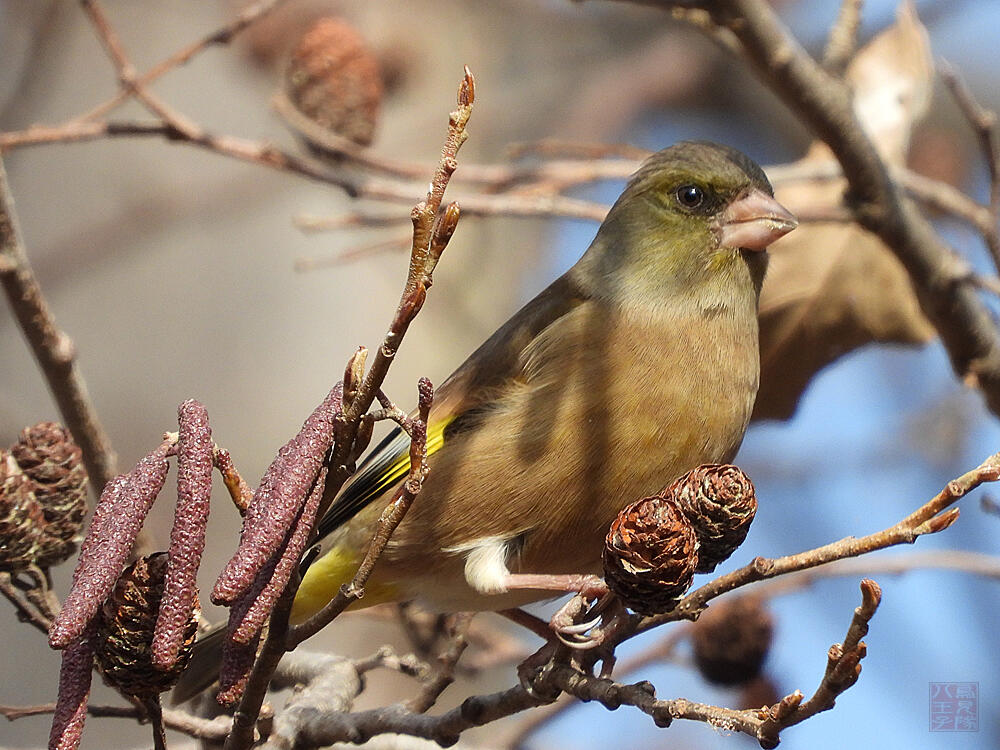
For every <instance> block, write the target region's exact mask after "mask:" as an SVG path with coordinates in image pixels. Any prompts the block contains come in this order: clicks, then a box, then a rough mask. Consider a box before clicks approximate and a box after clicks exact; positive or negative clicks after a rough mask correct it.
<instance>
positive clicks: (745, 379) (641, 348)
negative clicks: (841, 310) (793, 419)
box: [174, 142, 796, 701]
mask: <svg viewBox="0 0 1000 750" xmlns="http://www.w3.org/2000/svg"><path fill="white" fill-rule="evenodd" d="M795 226H796V220H795V218H794V217H793V216H792V215H791V214H790V213H789V212H788V211H787V210H786V209H785V208H784V207H782V206H781V205H780V204H779V203H778V202H777V201H775V199H774V197H773V192H772V189H771V185H770V183H769V182H768V180H767V177H766V176H765V175H764V172H763V170H761V168H760V167H759V166H757V164H755V163H754V162H753V161H751V160H750V159H749V158H747V157H746V156H744V155H743V154H742V153H740V152H739V151H736V150H735V149H732V148H729V147H726V146H720V145H717V144H714V143H707V142H685V143H679V144H677V145H675V146H672V147H670V148H667V149H664V150H663V151H660V152H658V153H656V154H654V155H653V156H651V157H649V159H647V160H646V161H645V162H644V163H643V165H642V166H641V167H640V169H639V170H638V171H637V172H636V174H635V175H634V176H633V178H632V179H631V181H630V182H629V183H628V185H627V186H626V188H625V191H624V192H623V193H622V195H621V197H620V198H619V199H618V201H617V202H616V203H615V204H614V206H613V207H612V208H611V211H610V212H609V213H608V216H607V218H606V219H605V220H604V223H603V224H601V227H600V228H599V229H598V231H597V236H596V237H595V239H594V241H593V242H592V243H591V245H590V247H589V248H588V250H587V252H586V253H584V255H583V256H582V257H581V258H580V260H579V261H578V262H577V263H576V264H575V265H574V266H573V267H572V268H571V269H570V270H569V271H567V272H566V273H565V274H564V275H563V276H562V277H560V278H559V279H557V280H556V281H555V282H553V283H552V284H551V285H550V286H549V287H548V288H547V289H545V290H544V291H543V292H542V293H541V294H539V295H538V296H537V297H535V299H533V300H532V301H531V302H529V303H528V304H527V305H525V306H524V308H522V309H521V310H520V311H519V312H518V313H517V314H515V315H514V317H512V318H511V319H510V320H509V321H507V323H506V324H504V325H503V326H502V327H501V328H500V329H499V330H497V331H496V333H494V334H493V335H492V336H490V338H489V339H487V340H486V342H485V343H484V344H483V345H482V346H480V347H479V348H478V349H477V350H476V351H475V352H474V353H473V354H472V355H471V356H470V357H469V358H468V359H467V360H466V361H465V362H464V363H463V364H462V365H461V366H460V367H459V368H458V369H457V370H456V371H455V372H454V373H453V374H452V375H451V377H449V378H448V380H447V381H445V382H444V383H443V384H442V385H441V386H440V387H439V388H438V389H437V391H436V392H435V396H434V403H433V407H432V408H431V411H430V416H429V420H428V439H427V451H428V462H429V465H430V467H431V471H430V474H429V476H428V477H427V479H426V481H425V482H424V486H423V489H422V491H421V492H420V494H419V496H418V497H417V499H416V501H415V502H414V504H413V506H412V507H411V508H410V510H409V512H408V514H407V515H406V517H405V518H404V519H403V522H402V523H401V524H400V525H399V527H398V528H397V529H396V532H395V533H394V535H393V537H392V539H391V540H390V542H389V544H388V546H387V547H386V549H385V552H384V554H383V555H382V556H381V558H379V560H378V562H377V564H376V565H375V568H374V571H373V574H372V577H371V578H370V580H369V582H368V585H367V586H366V589H365V596H364V598H363V599H361V600H360V602H358V604H357V606H359V607H366V606H371V605H373V604H380V603H384V602H388V601H407V600H417V601H419V602H421V603H422V604H423V605H425V606H426V607H428V608H430V609H433V610H436V611H441V612H457V611H479V610H507V609H510V608H513V607H518V606H521V605H523V604H526V603H528V602H531V601H536V600H539V599H545V598H551V597H553V596H554V595H556V594H557V593H559V592H561V591H568V590H574V587H575V586H579V584H580V581H581V580H583V579H585V578H586V576H588V575H592V574H596V573H598V572H599V571H600V569H601V552H602V550H603V547H604V537H605V534H606V533H607V530H608V527H609V526H610V524H611V522H612V521H613V520H614V518H615V516H616V515H617V514H618V512H619V511H620V510H621V509H623V508H624V507H625V506H627V505H628V504H629V503H631V502H633V501H635V500H637V499H638V498H641V497H644V496H647V495H651V494H653V493H655V492H656V491H658V490H659V489H660V488H662V487H663V486H665V485H666V484H668V483H669V482H670V481H672V480H673V479H675V478H676V477H678V476H680V475H681V474H683V473H684V472H686V471H687V470H689V469H691V468H693V467H695V466H698V465H699V464H703V463H726V462H728V461H729V460H730V459H731V458H732V457H733V455H734V454H735V453H736V450H737V449H738V448H739V446H740V443H741V442H742V440H743V434H744V432H745V431H746V428H747V423H748V422H749V420H750V413H751V411H752V410H753V405H754V399H755V398H756V395H757V385H758V380H759V354H758V343H757V301H758V296H759V294H760V287H761V283H762V281H763V279H764V272H765V269H766V267H767V254H766V252H765V251H766V248H767V246H768V245H769V244H770V243H771V242H773V241H774V240H776V239H778V238H779V237H781V236H783V235H784V234H786V233H788V232H789V231H791V230H792V229H794V228H795ZM408 470H409V441H408V437H407V436H406V435H405V434H404V433H403V432H402V431H401V430H399V429H397V430H396V431H395V432H393V433H391V434H390V435H389V436H388V437H387V438H386V439H385V440H384V441H383V442H382V443H381V444H380V445H378V446H377V447H376V448H375V449H373V450H372V451H371V453H370V455H369V457H368V458H367V459H366V460H365V462H364V463H363V464H362V465H361V466H360V467H359V470H358V472H357V473H356V474H355V475H354V477H353V478H352V480H351V482H350V483H349V484H348V485H347V486H346V487H345V488H344V489H343V491H342V492H341V493H340V495H339V497H337V498H335V500H334V502H333V504H332V505H331V506H330V509H329V511H328V512H327V514H326V515H325V517H323V518H322V519H321V520H320V522H319V524H318V526H317V531H316V536H317V544H316V546H315V547H314V548H313V549H312V550H311V552H309V553H307V554H306V556H305V560H306V564H305V565H303V567H304V568H305V572H304V574H303V577H302V581H301V584H300V586H299V589H298V592H297V594H296V597H295V601H294V605H293V609H292V613H291V619H292V622H293V623H299V622H302V621H303V620H305V619H307V618H308V617H309V616H311V615H313V614H315V613H316V612H318V611H319V610H320V609H321V608H322V607H323V606H324V605H325V604H326V603H327V602H328V601H330V599H331V598H332V597H333V596H335V595H336V593H337V591H338V590H339V588H340V586H341V585H342V584H344V583H346V582H348V581H350V580H351V578H353V576H354V574H355V573H356V571H357V568H358V565H359V563H360V562H361V559H362V557H363V556H364V553H365V550H366V548H367V545H368V543H369V541H370V540H371V537H372V534H373V530H374V524H375V521H376V519H377V518H378V516H379V515H380V513H381V512H382V510H383V508H384V506H385V504H386V501H387V500H388V498H389V497H390V496H391V495H392V493H393V492H394V490H395V489H396V487H397V485H398V483H399V482H400V481H402V480H403V479H404V478H405V476H406V474H407V472H408ZM222 635H223V631H222V630H221V629H216V630H215V632H214V633H212V634H211V635H209V636H207V637H205V638H203V639H202V640H200V641H199V644H198V646H199V648H196V650H195V657H194V659H193V660H192V662H191V664H190V665H189V667H188V670H187V672H186V673H185V675H184V677H183V678H182V680H181V683H180V684H179V685H178V686H177V688H176V689H175V691H174V700H175V701H183V700H186V699H187V698H189V697H191V696H192V695H194V694H195V693H196V692H198V691H200V690H203V689H205V688H206V687H208V685H209V684H210V683H211V682H212V680H213V679H214V674H213V673H215V674H217V672H218V663H219V661H218V660H219V657H220V652H219V646H220V645H221V636H222Z"/></svg>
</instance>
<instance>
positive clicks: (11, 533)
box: [0, 450, 45, 571]
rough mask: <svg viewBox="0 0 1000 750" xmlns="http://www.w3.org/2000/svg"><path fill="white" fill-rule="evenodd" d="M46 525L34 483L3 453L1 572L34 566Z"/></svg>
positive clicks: (0, 475) (0, 455) (0, 457)
mask: <svg viewBox="0 0 1000 750" xmlns="http://www.w3.org/2000/svg"><path fill="white" fill-rule="evenodd" d="M44 526H45V518H44V516H43V515H42V507H41V506H40V505H39V504H38V500H37V499H36V498H35V491H34V484H33V483H32V482H31V480H30V479H28V477H27V476H25V474H24V472H22V471H21V469H20V468H19V467H18V465H17V462H16V461H14V457H13V456H11V455H10V454H9V453H7V451H3V450H0V570H6V571H14V570H19V569H22V568H25V567H27V566H28V565H31V564H32V563H33V562H34V561H35V555H36V552H37V545H38V539H39V537H40V536H41V534H42V529H43V527H44Z"/></svg>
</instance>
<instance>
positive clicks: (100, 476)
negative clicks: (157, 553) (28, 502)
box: [0, 158, 118, 495]
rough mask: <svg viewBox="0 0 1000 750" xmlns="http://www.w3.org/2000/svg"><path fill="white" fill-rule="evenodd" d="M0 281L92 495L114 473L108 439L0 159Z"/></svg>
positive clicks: (112, 455) (74, 348) (113, 460)
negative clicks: (38, 272)
mask: <svg viewBox="0 0 1000 750" xmlns="http://www.w3.org/2000/svg"><path fill="white" fill-rule="evenodd" d="M0 283H2V284H3V289H4V293H5V294H6V296H7V300H8V302H10V305H11V308H12V309H13V311H14V316H15V317H16V318H17V322H18V325H19V326H20V328H21V332H22V333H23V334H24V337H25V339H27V341H28V345H29V346H30V347H31V351H32V353H33V354H34V355H35V360H36V361H37V362H38V366H39V367H40V368H41V370H42V374H43V375H44V376H45V381H46V383H48V386H49V390H50V391H51V392H52V395H53V397H54V398H55V400H56V404H57V406H58V407H59V413H60V414H61V415H62V418H63V420H64V421H65V423H66V427H68V428H69V431H70V432H71V433H72V434H73V438H74V439H75V440H76V442H77V444H79V446H80V448H81V450H82V451H83V460H84V463H85V464H86V466H87V474H88V476H89V477H90V484H91V487H93V489H94V492H95V494H98V495H99V494H100V493H101V490H102V489H104V485H105V484H107V483H108V482H109V481H110V480H111V479H112V478H113V477H114V476H115V474H117V473H118V472H117V468H116V465H115V463H116V459H115V454H114V451H113V450H112V448H111V441H110V440H109V438H108V435H107V433H106V432H105V431H104V427H103V426H102V425H101V422H100V420H99V419H98V416H97V410H96V409H95V408H94V404H93V402H92V401H91V400H90V395H89V394H88V393H87V386H86V384H85V383H84V381H83V375H82V374H81V373H80V369H79V367H78V366H77V362H76V347H75V346H74V345H73V341H72V339H70V337H69V336H68V335H66V333H65V332H63V331H62V330H60V329H59V327H58V326H57V325H56V321H55V318H54V316H53V315H52V311H51V310H50V309H49V305H48V302H46V300H45V296H44V295H43V293H42V289H41V287H40V286H39V285H38V280H37V279H36V278H35V273H34V271H33V270H32V268H31V264H30V263H29V261H28V255H27V252H26V250H25V248H24V242H23V240H22V239H21V231H20V228H19V227H18V223H17V216H16V214H15V213H14V197H13V195H11V192H10V186H9V185H8V184H7V172H6V170H5V169H4V166H3V159H2V158H0Z"/></svg>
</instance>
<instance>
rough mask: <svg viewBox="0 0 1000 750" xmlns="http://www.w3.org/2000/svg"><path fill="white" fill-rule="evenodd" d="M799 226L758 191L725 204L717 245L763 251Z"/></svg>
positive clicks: (788, 214)
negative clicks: (726, 205)
mask: <svg viewBox="0 0 1000 750" xmlns="http://www.w3.org/2000/svg"><path fill="white" fill-rule="evenodd" d="M798 225H799V222H798V219H796V218H795V217H794V216H793V215H792V214H791V212H790V211H789V210H788V209H787V208H785V207H784V206H782V205H781V204H780V203H778V201H776V200H775V199H774V198H772V197H771V196H770V195H768V194H767V193H765V192H764V191H763V190H760V189H759V188H754V189H753V190H751V191H750V192H749V193H747V194H746V195H744V196H743V197H741V198H737V199H736V200H735V201H733V202H732V203H730V204H729V206H728V207H727V208H726V209H725V210H724V211H723V212H722V216H721V217H720V221H719V225H718V235H719V246H720V247H732V248H744V249H747V250H766V249H767V246H768V245H770V244H771V243H772V242H774V241H775V240H776V239H778V238H779V237H784V236H785V235H786V234H788V233H789V232H791V231H792V230H793V229H795V227H797V226H798Z"/></svg>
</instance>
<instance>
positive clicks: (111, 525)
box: [49, 444, 170, 648]
mask: <svg viewBox="0 0 1000 750" xmlns="http://www.w3.org/2000/svg"><path fill="white" fill-rule="evenodd" d="M169 449H170V446H168V445H167V444H163V445H161V446H160V447H158V448H157V449H156V450H154V451H152V452H151V453H149V454H148V455H146V456H145V457H144V458H142V459H140V461H139V463H137V464H136V465H135V467H134V468H133V469H132V471H130V472H129V473H127V474H122V475H120V476H117V477H115V478H114V479H112V480H111V481H110V482H108V484H107V486H105V488H104V491H103V492H101V499H100V500H99V501H98V504H97V509H96V510H95V511H94V520H93V521H91V523H90V531H89V532H88V534H87V538H86V539H84V541H83V546H82V547H81V548H80V557H79V559H78V560H77V563H76V569H75V570H74V571H73V585H72V586H71V587H70V590H69V594H68V595H67V596H66V602H65V603H64V604H63V608H62V611H60V612H59V615H58V616H57V617H56V619H55V620H54V621H53V623H52V627H51V628H50V629H49V645H50V646H51V647H52V648H66V647H67V646H69V644H70V643H72V642H73V641H74V640H76V639H77V638H79V637H80V635H81V634H82V633H83V631H84V629H85V628H86V627H87V624H88V623H89V622H90V620H91V619H92V618H93V616H94V615H95V614H96V613H97V610H98V609H99V608H100V606H101V605H102V604H103V603H104V601H105V600H106V599H107V598H108V596H109V595H110V594H111V590H112V589H113V588H114V585H115V581H117V580H118V577H119V576H120V575H121V573H122V570H123V569H124V568H125V563H126V561H127V560H128V555H129V552H130V551H131V550H132V545H133V544H134V543H135V538H136V536H137V535H138V534H139V529H141V528H142V523H143V521H145V520H146V514H147V513H149V509H150V508H151V507H152V505H153V501H154V500H155V499H156V496H157V495H158V494H159V493H160V490H161V489H162V488H163V483H164V481H166V478H167V468H168V465H167V458H166V456H167V452H168V451H169Z"/></svg>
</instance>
